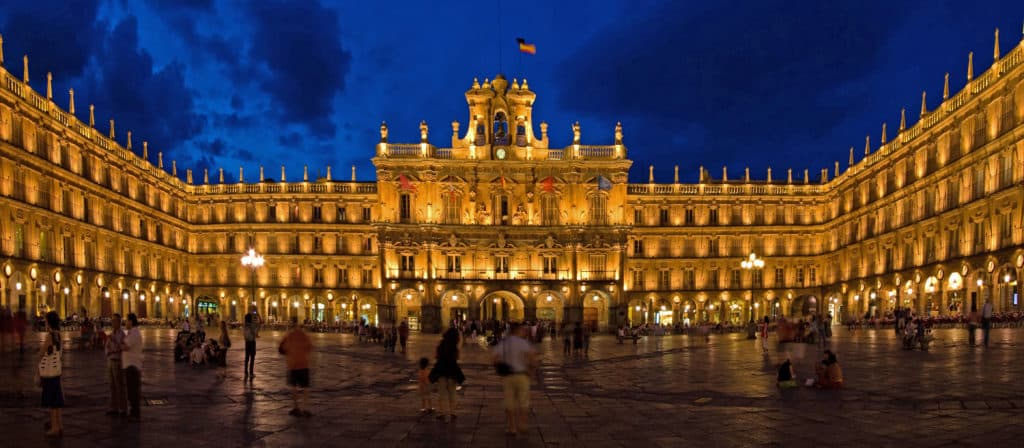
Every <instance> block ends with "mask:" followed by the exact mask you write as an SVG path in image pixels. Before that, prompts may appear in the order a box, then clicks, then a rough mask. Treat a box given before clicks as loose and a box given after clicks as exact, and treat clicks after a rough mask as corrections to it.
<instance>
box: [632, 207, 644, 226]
mask: <svg viewBox="0 0 1024 448" xmlns="http://www.w3.org/2000/svg"><path fill="white" fill-rule="evenodd" d="M633 225H634V226H642V225H644V209H643V208H641V207H636V208H634V209H633Z"/></svg>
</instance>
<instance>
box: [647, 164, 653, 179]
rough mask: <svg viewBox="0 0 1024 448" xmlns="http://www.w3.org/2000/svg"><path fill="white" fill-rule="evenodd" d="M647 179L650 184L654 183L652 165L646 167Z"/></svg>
mask: <svg viewBox="0 0 1024 448" xmlns="http://www.w3.org/2000/svg"><path fill="white" fill-rule="evenodd" d="M647 181H648V182H650V183H652V184H653V183H654V165H651V166H650V167H648V168H647Z"/></svg>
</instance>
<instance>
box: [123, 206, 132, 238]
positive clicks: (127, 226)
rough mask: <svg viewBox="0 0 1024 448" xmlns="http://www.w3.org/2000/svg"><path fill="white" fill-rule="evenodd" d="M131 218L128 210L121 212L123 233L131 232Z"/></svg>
mask: <svg viewBox="0 0 1024 448" xmlns="http://www.w3.org/2000/svg"><path fill="white" fill-rule="evenodd" d="M130 220H131V218H130V217H129V216H128V212H124V211H122V212H121V233H124V234H129V233H131V221H130Z"/></svg>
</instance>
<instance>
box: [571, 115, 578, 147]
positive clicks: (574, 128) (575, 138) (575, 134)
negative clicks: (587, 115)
mask: <svg viewBox="0 0 1024 448" xmlns="http://www.w3.org/2000/svg"><path fill="white" fill-rule="evenodd" d="M572 144H574V145H578V144H580V122H578V121H577V122H575V123H573V124H572Z"/></svg>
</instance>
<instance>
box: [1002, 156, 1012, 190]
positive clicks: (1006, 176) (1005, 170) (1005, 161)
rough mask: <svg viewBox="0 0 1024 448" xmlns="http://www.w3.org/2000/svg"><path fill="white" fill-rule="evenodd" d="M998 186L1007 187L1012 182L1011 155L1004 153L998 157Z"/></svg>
mask: <svg viewBox="0 0 1024 448" xmlns="http://www.w3.org/2000/svg"><path fill="white" fill-rule="evenodd" d="M999 165H1000V166H999V186H1000V187H1002V188H1005V187H1009V186H1010V184H1012V183H1013V156H1012V155H1010V154H1005V155H1003V156H1002V157H1000V158H999Z"/></svg>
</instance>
